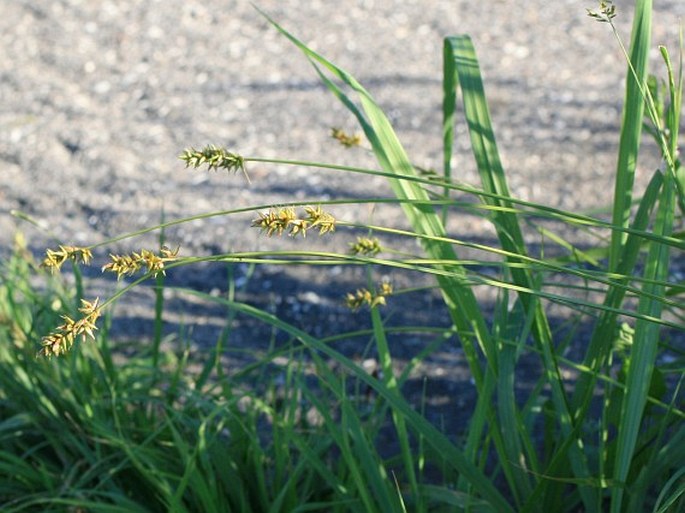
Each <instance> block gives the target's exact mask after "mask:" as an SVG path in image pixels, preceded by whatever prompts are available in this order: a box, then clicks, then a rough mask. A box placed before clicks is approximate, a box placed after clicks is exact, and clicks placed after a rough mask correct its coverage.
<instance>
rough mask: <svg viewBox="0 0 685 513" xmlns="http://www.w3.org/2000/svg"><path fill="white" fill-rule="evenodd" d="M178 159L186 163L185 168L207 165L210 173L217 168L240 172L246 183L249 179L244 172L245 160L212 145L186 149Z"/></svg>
mask: <svg viewBox="0 0 685 513" xmlns="http://www.w3.org/2000/svg"><path fill="white" fill-rule="evenodd" d="M178 158H179V159H181V160H183V161H184V162H185V163H186V167H194V168H198V167H200V166H202V165H203V164H207V169H209V170H210V171H211V170H213V169H219V168H223V169H225V170H226V171H233V172H237V171H242V172H243V174H244V175H245V178H246V179H247V181H248V183H249V182H250V177H249V176H248V175H247V171H246V170H245V159H244V158H243V157H241V156H240V155H238V154H237V153H233V152H231V151H228V150H226V149H225V148H219V147H218V146H214V145H213V144H209V145H207V146H205V147H204V148H202V149H201V150H196V149H195V148H188V149H186V150H184V151H183V153H181V155H179V157H178Z"/></svg>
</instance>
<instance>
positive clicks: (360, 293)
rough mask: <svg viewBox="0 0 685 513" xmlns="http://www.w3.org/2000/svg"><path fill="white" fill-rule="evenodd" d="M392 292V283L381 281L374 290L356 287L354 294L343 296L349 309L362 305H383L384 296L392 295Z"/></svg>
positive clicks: (355, 308) (357, 308)
mask: <svg viewBox="0 0 685 513" xmlns="http://www.w3.org/2000/svg"><path fill="white" fill-rule="evenodd" d="M392 293H393V288H392V285H391V284H390V283H387V282H383V283H381V284H380V287H379V288H378V289H377V290H376V291H375V292H371V291H370V290H369V289H358V290H357V291H356V292H355V293H354V294H353V293H351V292H350V293H348V294H347V296H345V304H346V305H347V307H348V308H350V309H351V310H359V309H360V308H361V307H362V306H364V305H367V306H368V307H369V308H374V307H376V306H385V304H386V300H385V298H386V297H388V296H390V295H392Z"/></svg>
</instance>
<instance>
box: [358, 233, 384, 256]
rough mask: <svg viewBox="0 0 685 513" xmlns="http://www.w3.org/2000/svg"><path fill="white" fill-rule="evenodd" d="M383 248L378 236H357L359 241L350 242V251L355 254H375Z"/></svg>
mask: <svg viewBox="0 0 685 513" xmlns="http://www.w3.org/2000/svg"><path fill="white" fill-rule="evenodd" d="M382 250H383V248H382V247H381V243H380V242H379V240H378V239H377V238H375V237H374V238H373V239H369V238H367V237H357V242H355V243H350V253H352V254H354V255H371V256H375V255H377V254H378V253H380V252H381V251H382Z"/></svg>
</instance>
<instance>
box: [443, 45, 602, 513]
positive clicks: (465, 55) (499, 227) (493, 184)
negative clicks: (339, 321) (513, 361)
mask: <svg viewBox="0 0 685 513" xmlns="http://www.w3.org/2000/svg"><path fill="white" fill-rule="evenodd" d="M444 58H445V63H444V66H445V71H444V74H445V77H446V78H445V82H446V83H450V84H453V85H454V87H455V91H449V90H448V89H447V85H445V86H444V88H443V89H444V90H445V93H446V94H450V95H451V96H454V95H455V94H456V87H457V86H458V87H460V88H461V91H462V95H463V103H464V115H465V117H466V121H467V124H468V128H469V135H470V138H471V146H472V149H473V154H474V157H475V159H476V164H477V166H478V171H479V174H480V177H481V183H482V186H483V189H484V190H485V191H486V192H488V193H490V194H494V195H497V197H494V196H490V197H489V198H485V201H486V202H487V203H488V204H492V205H494V206H496V207H499V208H498V209H495V210H493V214H492V215H493V223H494V225H495V229H496V231H497V235H498V238H499V241H500V245H501V246H502V249H503V250H505V251H508V252H509V256H508V257H507V260H508V261H509V262H510V263H512V264H514V265H512V267H511V269H510V272H511V276H512V279H513V282H514V284H515V285H517V286H518V287H519V288H520V290H536V287H535V285H534V278H533V276H532V273H531V271H530V269H529V268H528V267H527V266H525V265H518V264H521V263H523V262H525V259H523V260H522V259H519V258H517V256H516V255H521V256H522V257H527V250H526V246H525V242H524V239H523V233H522V231H521V227H520V224H519V220H518V217H517V215H516V210H515V209H514V208H513V204H512V203H511V202H510V201H508V198H510V197H511V194H510V192H509V187H508V185H507V180H506V177H505V174H504V169H503V167H502V163H501V159H500V157H499V151H498V149H497V144H496V142H495V136H494V130H493V127H492V122H491V120H490V114H489V109H488V104H487V100H486V98H485V91H484V87H483V81H482V78H481V74H480V70H479V66H478V59H477V57H476V52H475V49H474V47H473V43H472V41H471V38H470V37H468V36H466V35H460V36H454V37H448V38H446V39H445V51H444ZM443 106H444V107H445V108H451V109H454V104H453V103H451V102H448V101H447V100H444V101H443ZM443 118H444V124H447V123H449V122H451V121H452V119H453V112H452V111H445V112H444V113H443ZM443 133H444V134H447V133H448V130H447V128H446V127H444V128H443ZM445 152H446V153H447V152H448V149H446V150H445ZM450 153H451V152H450ZM519 298H520V300H521V303H522V305H523V309H524V311H526V312H530V315H532V316H533V326H532V328H533V329H532V334H533V336H534V337H535V340H536V342H537V344H538V346H539V347H540V348H541V350H542V355H543V362H544V365H545V371H546V375H547V379H548V381H549V384H550V386H551V388H552V398H553V401H554V405H555V409H556V412H557V416H558V418H559V421H560V423H561V428H562V432H563V433H564V436H567V437H568V436H571V435H572V434H573V433H574V431H575V430H574V429H573V420H572V417H571V414H570V411H569V407H568V402H567V397H566V393H565V390H564V383H563V379H562V377H561V373H560V371H559V366H558V362H557V359H556V353H555V351H554V348H553V344H552V334H551V330H550V327H549V323H548V321H547V317H546V314H545V312H544V310H543V308H542V304H541V303H540V301H539V300H538V299H537V298H536V297H535V295H534V294H530V293H527V292H520V293H519ZM501 379H507V377H506V376H504V375H502V376H501ZM514 447H516V446H515V444H514V445H511V448H512V450H513V449H514ZM513 456H514V455H512V454H510V455H509V457H510V458H511V461H516V462H517V464H518V465H521V464H522V463H524V462H521V461H519V459H518V458H516V459H513V458H512V457H513ZM570 456H571V464H572V465H573V468H574V471H575V473H576V476H577V477H588V476H589V471H588V468H587V463H586V461H585V456H584V454H583V452H582V450H581V449H580V447H579V446H578V445H572V446H571V454H570ZM502 464H503V465H506V464H507V463H506V462H503V463H502ZM524 482H525V481H524ZM524 482H521V481H520V480H519V483H520V484H519V486H522V487H523V489H526V490H527V487H526V486H525V484H523V483H524ZM581 494H582V495H583V499H584V502H585V504H586V507H587V508H590V507H591V506H590V505H591V504H595V503H597V500H596V493H595V492H594V490H592V489H590V488H581Z"/></svg>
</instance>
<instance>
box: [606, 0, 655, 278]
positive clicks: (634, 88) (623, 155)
mask: <svg viewBox="0 0 685 513" xmlns="http://www.w3.org/2000/svg"><path fill="white" fill-rule="evenodd" d="M651 37H652V0H637V1H636V2H635V15H634V17H633V32H632V36H631V45H630V48H631V49H630V63H631V66H629V68H628V73H627V77H626V94H625V101H624V104H623V105H624V106H623V119H622V121H621V137H620V141H619V150H618V164H617V167H616V182H615V186H614V202H613V214H612V221H613V225H614V226H618V227H623V228H625V227H627V226H628V224H629V222H630V208H631V203H632V197H633V185H634V182H635V168H636V167H637V157H638V153H639V148H640V138H641V136H642V118H643V114H644V98H643V96H642V91H641V85H642V84H645V83H646V81H647V74H648V63H649V62H648V57H649V47H650V42H651ZM632 70H634V71H635V75H633V72H632ZM625 239H626V235H625V233H623V232H620V231H614V232H612V234H611V251H610V252H609V270H610V271H615V270H616V268H617V266H618V263H619V259H620V255H621V247H622V246H623V244H624V243H625Z"/></svg>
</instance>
